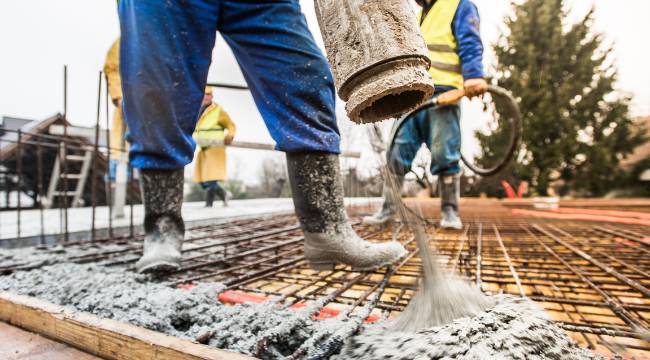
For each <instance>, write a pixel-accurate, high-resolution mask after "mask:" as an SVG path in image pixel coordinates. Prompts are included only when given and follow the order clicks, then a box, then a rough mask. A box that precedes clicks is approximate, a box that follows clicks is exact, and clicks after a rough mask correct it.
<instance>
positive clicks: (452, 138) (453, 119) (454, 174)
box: [429, 105, 463, 229]
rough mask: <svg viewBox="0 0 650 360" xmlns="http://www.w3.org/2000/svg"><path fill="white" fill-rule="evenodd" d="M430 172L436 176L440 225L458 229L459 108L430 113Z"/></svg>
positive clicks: (446, 107) (444, 108) (445, 108)
mask: <svg viewBox="0 0 650 360" xmlns="http://www.w3.org/2000/svg"><path fill="white" fill-rule="evenodd" d="M430 119H431V137H430V143H429V148H430V149H431V173H432V174H434V175H438V176H439V177H438V189H439V193H440V205H441V215H440V226H441V227H443V228H451V229H462V227H463V224H462V222H461V220H460V216H459V215H458V210H459V200H460V179H459V177H458V174H459V173H460V164H459V162H460V143H461V138H460V107H459V106H457V105H454V106H445V107H441V108H436V109H432V110H431V111H430Z"/></svg>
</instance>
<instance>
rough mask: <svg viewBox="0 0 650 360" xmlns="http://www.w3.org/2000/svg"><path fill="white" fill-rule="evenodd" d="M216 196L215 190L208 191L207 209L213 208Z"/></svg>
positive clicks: (206, 194) (206, 198) (206, 196)
mask: <svg viewBox="0 0 650 360" xmlns="http://www.w3.org/2000/svg"><path fill="white" fill-rule="evenodd" d="M215 195H216V191H215V190H214V189H208V191H207V192H206V193H205V207H208V208H211V207H212V205H213V204H214V197H215Z"/></svg>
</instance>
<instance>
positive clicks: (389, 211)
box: [362, 176, 404, 225]
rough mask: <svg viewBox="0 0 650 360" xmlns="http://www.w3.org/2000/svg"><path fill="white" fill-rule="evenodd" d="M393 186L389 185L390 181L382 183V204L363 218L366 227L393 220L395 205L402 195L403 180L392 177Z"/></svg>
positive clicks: (395, 211)
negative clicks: (374, 211) (370, 214)
mask: <svg viewBox="0 0 650 360" xmlns="http://www.w3.org/2000/svg"><path fill="white" fill-rule="evenodd" d="M392 179H393V182H394V184H391V183H390V182H391V179H386V180H385V181H384V191H383V197H384V202H383V203H382V204H381V208H379V210H377V212H376V213H374V214H373V215H372V216H366V217H364V218H363V220H362V221H363V223H364V224H366V225H383V224H386V223H388V222H390V221H393V220H395V217H396V215H397V205H398V203H399V201H400V197H401V193H402V184H403V183H404V178H403V177H401V176H392Z"/></svg>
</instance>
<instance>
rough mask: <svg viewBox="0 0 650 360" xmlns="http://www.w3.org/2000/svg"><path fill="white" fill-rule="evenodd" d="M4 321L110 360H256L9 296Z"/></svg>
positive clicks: (1, 303) (0, 312)
mask: <svg viewBox="0 0 650 360" xmlns="http://www.w3.org/2000/svg"><path fill="white" fill-rule="evenodd" d="M0 321H4V322H7V323H9V324H12V325H15V326H18V327H20V328H23V329H26V330H29V331H32V332H35V333H37V334H40V335H43V336H46V337H48V338H51V339H54V340H57V341H60V342H64V343H66V344H69V345H71V346H74V347H76V348H78V349H81V350H84V351H86V352H88V353H91V354H95V355H97V356H100V357H103V358H106V359H127V360H130V359H133V360H135V359H180V360H185V359H188V360H189V359H211V360H231V359H232V360H246V359H252V358H251V357H249V356H246V355H241V354H237V353H233V352H229V351H225V350H219V349H215V348H211V347H208V346H205V345H201V344H197V343H194V342H191V341H188V340H183V339H179V338H176V337H173V336H169V335H165V334H162V333H159V332H155V331H151V330H147V329H144V328H141V327H138V326H134V325H131V324H126V323H122V322H119V321H115V320H111V319H103V318H99V317H97V316H94V315H90V314H86V313H80V312H75V311H72V310H70V309H68V308H65V307H63V306H59V305H54V304H51V303H49V302H47V301H43V300H39V299H36V298H32V297H29V296H22V295H15V294H11V293H8V292H0Z"/></svg>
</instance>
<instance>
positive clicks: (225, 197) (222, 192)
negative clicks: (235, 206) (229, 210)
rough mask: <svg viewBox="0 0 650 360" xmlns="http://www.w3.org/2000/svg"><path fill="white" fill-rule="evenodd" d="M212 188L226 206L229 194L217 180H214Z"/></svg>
mask: <svg viewBox="0 0 650 360" xmlns="http://www.w3.org/2000/svg"><path fill="white" fill-rule="evenodd" d="M214 184H215V185H214V190H215V193H216V194H217V196H218V197H219V199H221V201H223V206H228V200H230V196H231V194H230V193H229V192H228V191H226V190H225V189H224V188H223V187H222V186H221V183H220V182H219V181H214Z"/></svg>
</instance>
